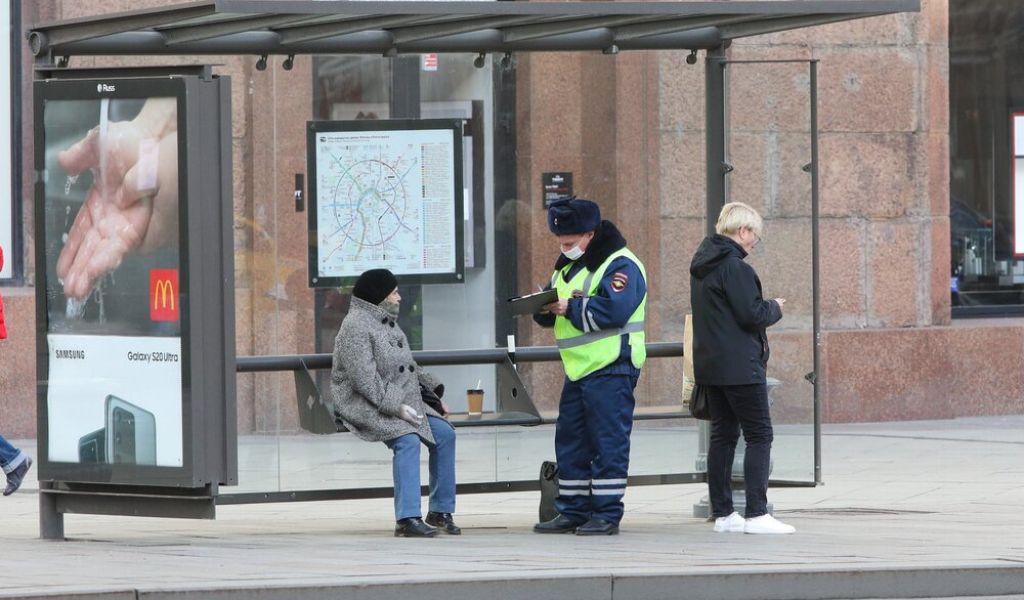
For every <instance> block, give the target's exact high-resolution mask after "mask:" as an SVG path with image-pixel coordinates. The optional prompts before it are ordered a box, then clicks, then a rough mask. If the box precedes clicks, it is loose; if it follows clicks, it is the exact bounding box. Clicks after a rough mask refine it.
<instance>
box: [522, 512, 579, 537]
mask: <svg viewBox="0 0 1024 600" xmlns="http://www.w3.org/2000/svg"><path fill="white" fill-rule="evenodd" d="M579 526H580V524H579V523H577V522H576V521H573V520H572V519H570V518H569V517H566V516H563V515H558V516H557V517H555V518H554V519H551V520H550V521H544V522H543V523H537V524H536V525H534V526H533V531H534V533H572V532H574V531H576V528H577V527H579Z"/></svg>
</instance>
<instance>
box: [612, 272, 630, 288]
mask: <svg viewBox="0 0 1024 600" xmlns="http://www.w3.org/2000/svg"><path fill="white" fill-rule="evenodd" d="M627 285H629V275H626V274H625V273H623V272H622V271H616V272H615V273H613V274H612V289H613V290H615V291H616V292H621V291H622V290H624V289H626V286H627Z"/></svg>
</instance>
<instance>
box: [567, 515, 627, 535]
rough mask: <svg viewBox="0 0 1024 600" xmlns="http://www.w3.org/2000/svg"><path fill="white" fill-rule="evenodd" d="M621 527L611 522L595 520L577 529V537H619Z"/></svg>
mask: <svg viewBox="0 0 1024 600" xmlns="http://www.w3.org/2000/svg"><path fill="white" fill-rule="evenodd" d="M618 534H619V526H618V525H617V524H615V523H612V522H611V521H605V520H604V519H598V518H593V519H591V520H589V521H587V522H586V523H584V524H582V525H580V526H579V527H577V528H576V535H618Z"/></svg>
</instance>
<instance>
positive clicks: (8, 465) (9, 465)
mask: <svg viewBox="0 0 1024 600" xmlns="http://www.w3.org/2000/svg"><path fill="white" fill-rule="evenodd" d="M26 458H27V457H26V456H25V453H24V452H22V451H21V450H18V449H17V448H15V447H14V446H12V445H11V443H10V442H8V441H7V440H5V439H4V436H2V435H0V467H3V469H4V473H10V472H11V471H13V470H14V469H17V468H18V467H20V466H21V463H23V462H25V459H26Z"/></svg>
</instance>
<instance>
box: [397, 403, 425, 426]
mask: <svg viewBox="0 0 1024 600" xmlns="http://www.w3.org/2000/svg"><path fill="white" fill-rule="evenodd" d="M398 417H399V418H400V419H402V420H403V421H406V422H408V423H411V424H413V425H419V424H420V423H422V422H423V415H421V414H419V413H418V412H416V409H415V408H413V407H411V406H409V405H408V404H403V405H401V406H400V407H399V408H398Z"/></svg>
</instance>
